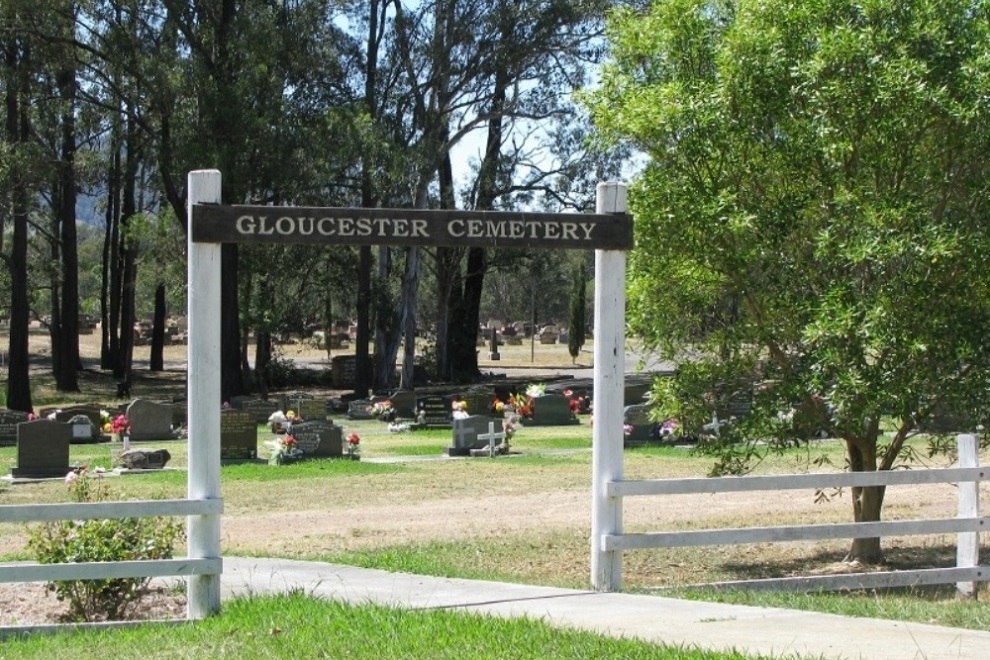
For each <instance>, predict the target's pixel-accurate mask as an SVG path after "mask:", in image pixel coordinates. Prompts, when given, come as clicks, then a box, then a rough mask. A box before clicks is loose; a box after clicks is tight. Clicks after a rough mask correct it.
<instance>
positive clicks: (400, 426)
mask: <svg viewBox="0 0 990 660" xmlns="http://www.w3.org/2000/svg"><path fill="white" fill-rule="evenodd" d="M411 428H412V425H411V424H409V423H408V422H389V423H388V432H389V433H405V432H406V431H408V430H409V429H411Z"/></svg>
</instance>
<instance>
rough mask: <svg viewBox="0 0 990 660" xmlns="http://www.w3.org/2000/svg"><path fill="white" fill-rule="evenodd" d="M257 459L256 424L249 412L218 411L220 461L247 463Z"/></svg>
mask: <svg viewBox="0 0 990 660" xmlns="http://www.w3.org/2000/svg"><path fill="white" fill-rule="evenodd" d="M256 458H258V424H257V422H256V421H255V419H254V416H253V415H252V414H251V413H250V412H246V411H244V410H230V409H227V410H222V411H220V460H221V461H248V460H253V459H256Z"/></svg>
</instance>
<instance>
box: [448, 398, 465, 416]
mask: <svg viewBox="0 0 990 660" xmlns="http://www.w3.org/2000/svg"><path fill="white" fill-rule="evenodd" d="M450 407H451V408H453V410H454V412H453V418H454V419H467V418H468V417H470V415H469V414H468V409H467V402H466V401H453V402H452V403H451V404H450Z"/></svg>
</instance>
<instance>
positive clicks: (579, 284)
mask: <svg viewBox="0 0 990 660" xmlns="http://www.w3.org/2000/svg"><path fill="white" fill-rule="evenodd" d="M586 289H587V280H586V278H585V272H584V266H576V267H575V268H574V290H573V291H572V292H571V321H570V327H569V328H568V329H567V333H568V334H567V352H568V353H570V354H571V360H573V361H574V362H577V356H578V355H579V354H580V353H581V347H582V346H584V331H585V316H586V314H587V312H586V311H585V310H586V308H587V300H586Z"/></svg>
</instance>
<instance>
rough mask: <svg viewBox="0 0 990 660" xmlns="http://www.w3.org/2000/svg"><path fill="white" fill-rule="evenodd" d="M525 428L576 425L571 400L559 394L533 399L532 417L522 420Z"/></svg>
mask: <svg viewBox="0 0 990 660" xmlns="http://www.w3.org/2000/svg"><path fill="white" fill-rule="evenodd" d="M522 422H523V424H524V425H525V426H565V425H567V424H576V423H577V417H575V415H574V413H573V412H572V411H571V400H570V399H569V398H567V397H566V396H563V395H560V394H545V395H543V396H538V397H534V398H533V416H532V417H531V418H529V419H525V420H522Z"/></svg>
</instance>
